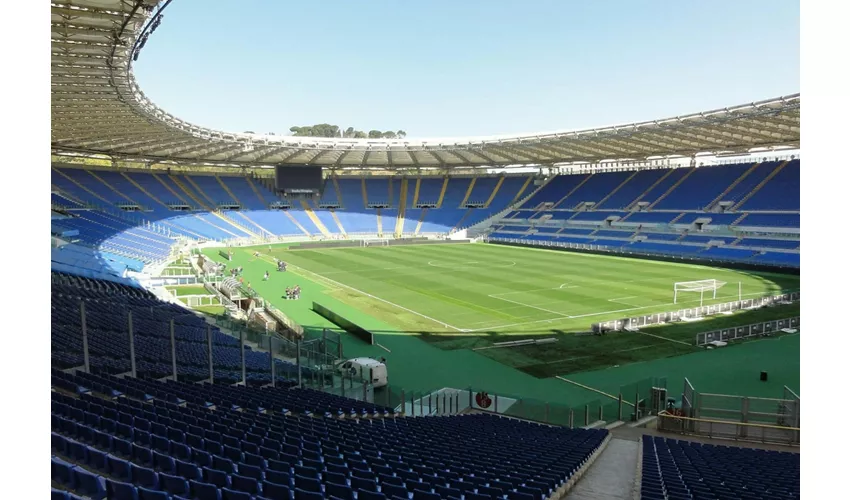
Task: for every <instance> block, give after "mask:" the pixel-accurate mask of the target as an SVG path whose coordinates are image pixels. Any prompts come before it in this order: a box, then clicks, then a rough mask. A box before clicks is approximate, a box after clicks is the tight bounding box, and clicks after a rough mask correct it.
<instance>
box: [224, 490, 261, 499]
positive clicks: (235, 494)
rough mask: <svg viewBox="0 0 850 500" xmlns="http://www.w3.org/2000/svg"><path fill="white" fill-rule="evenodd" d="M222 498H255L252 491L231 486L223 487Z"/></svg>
mask: <svg viewBox="0 0 850 500" xmlns="http://www.w3.org/2000/svg"><path fill="white" fill-rule="evenodd" d="M221 500H253V499H252V498H251V494H250V493H246V492H244V491H236V490H231V489H230V488H222V489H221Z"/></svg>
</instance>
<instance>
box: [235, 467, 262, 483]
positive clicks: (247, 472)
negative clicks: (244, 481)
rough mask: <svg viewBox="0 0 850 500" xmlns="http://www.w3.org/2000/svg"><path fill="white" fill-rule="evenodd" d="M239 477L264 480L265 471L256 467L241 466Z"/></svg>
mask: <svg viewBox="0 0 850 500" xmlns="http://www.w3.org/2000/svg"><path fill="white" fill-rule="evenodd" d="M239 475H240V476H245V477H250V478H254V479H256V480H257V481H262V480H263V470H262V469H261V468H259V467H257V466H256V465H247V464H239Z"/></svg>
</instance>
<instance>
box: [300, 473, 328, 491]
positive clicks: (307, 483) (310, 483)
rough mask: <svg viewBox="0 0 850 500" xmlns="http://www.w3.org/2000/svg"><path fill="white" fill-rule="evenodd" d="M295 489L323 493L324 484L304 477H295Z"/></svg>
mask: <svg viewBox="0 0 850 500" xmlns="http://www.w3.org/2000/svg"><path fill="white" fill-rule="evenodd" d="M295 488H296V489H301V490H304V491H314V492H317V493H321V492H322V483H320V482H319V480H318V479H314V478H308V477H304V476H299V475H297V474H296V476H295Z"/></svg>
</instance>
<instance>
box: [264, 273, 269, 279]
mask: <svg viewBox="0 0 850 500" xmlns="http://www.w3.org/2000/svg"><path fill="white" fill-rule="evenodd" d="M268 280H269V272H268V271H266V274H264V275H263V281H268Z"/></svg>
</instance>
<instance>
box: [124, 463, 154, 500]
mask: <svg viewBox="0 0 850 500" xmlns="http://www.w3.org/2000/svg"><path fill="white" fill-rule="evenodd" d="M130 477H131V478H132V482H133V484H135V485H136V486H142V487H145V488H150V489H152V490H155V489H157V488H159V476H158V475H157V474H156V472H154V471H153V469H148V468H146V467H139V466H138V465H136V464H134V463H131V464H130ZM141 495H142V492H141V490H139V496H140V497H141Z"/></svg>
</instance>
